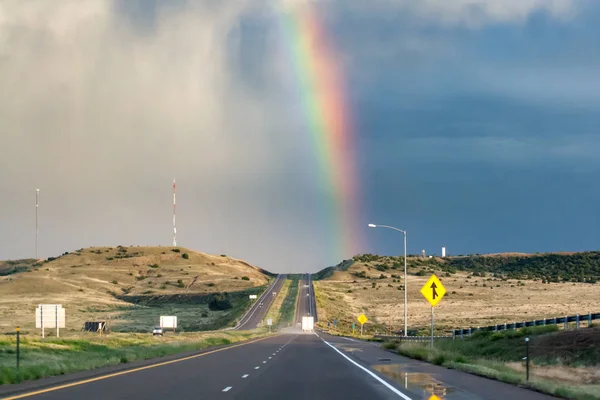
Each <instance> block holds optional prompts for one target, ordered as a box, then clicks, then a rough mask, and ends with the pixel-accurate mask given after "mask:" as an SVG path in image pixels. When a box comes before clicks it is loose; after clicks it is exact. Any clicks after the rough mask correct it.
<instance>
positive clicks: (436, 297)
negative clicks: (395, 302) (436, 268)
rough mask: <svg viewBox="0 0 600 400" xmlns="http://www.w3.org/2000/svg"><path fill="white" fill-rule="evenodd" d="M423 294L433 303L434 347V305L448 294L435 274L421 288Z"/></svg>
mask: <svg viewBox="0 0 600 400" xmlns="http://www.w3.org/2000/svg"><path fill="white" fill-rule="evenodd" d="M421 294H422V295H423V297H425V300H427V301H428V302H429V304H431V348H433V326H434V313H433V309H434V307H435V306H436V305H437V304H438V303H439V302H440V301H441V300H442V298H443V297H444V295H445V294H446V288H445V287H444V285H442V282H441V281H440V280H439V279H438V277H437V276H435V274H433V275H431V277H430V278H429V279H428V280H427V282H426V283H425V285H423V287H422V288H421Z"/></svg>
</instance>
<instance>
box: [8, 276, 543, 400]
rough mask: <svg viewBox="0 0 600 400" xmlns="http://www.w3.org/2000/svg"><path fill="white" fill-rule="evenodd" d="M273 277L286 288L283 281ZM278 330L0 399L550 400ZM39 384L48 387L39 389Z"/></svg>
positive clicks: (296, 330) (365, 345)
mask: <svg viewBox="0 0 600 400" xmlns="http://www.w3.org/2000/svg"><path fill="white" fill-rule="evenodd" d="M278 279H281V283H283V279H285V278H284V277H281V276H280V277H278ZM277 282H278V281H276V282H275V283H276V284H277ZM275 287H276V286H274V287H273V289H269V290H268V291H267V292H266V295H267V296H270V297H273V296H272V295H271V294H270V293H271V292H272V291H273V290H275ZM299 294H300V295H299V297H298V303H297V307H298V309H297V314H298V315H300V319H301V316H302V315H303V314H304V313H308V312H311V313H314V309H315V303H314V291H313V289H312V284H311V282H310V277H306V278H305V279H304V280H303V281H302V283H301V290H300V291H299ZM307 294H308V296H307ZM271 301H272V300H271ZM263 302H264V303H266V302H267V297H265V298H264V299H263ZM269 305H270V304H269ZM263 308H265V309H266V308H268V306H267V305H266V304H265V305H264V306H263ZM311 310H312V311H311ZM259 312H261V313H262V311H261V310H260V308H259V309H257V310H255V313H254V314H253V315H252V316H251V317H250V318H249V320H248V321H246V322H245V325H248V326H250V325H253V324H256V323H258V321H260V317H259V314H258V313H259ZM265 313H266V311H265ZM260 315H263V317H264V314H260ZM313 316H314V315H313ZM282 332H283V333H281V334H279V335H277V336H274V337H273V336H272V337H268V338H264V339H257V340H253V341H249V342H246V343H241V344H234V345H231V346H225V347H221V348H217V349H212V350H211V349H207V350H204V351H203V352H200V353H196V354H194V355H191V356H187V357H184V358H181V359H172V358H171V359H168V361H166V362H165V361H163V362H161V361H154V362H153V363H151V364H148V365H145V366H141V367H137V368H134V369H131V370H124V371H116V370H113V371H107V372H104V374H103V375H102V374H100V375H98V373H97V372H96V373H94V372H91V373H87V374H89V375H88V376H83V375H84V374H86V373H81V374H79V375H80V376H79V377H78V379H81V380H78V381H77V380H73V378H69V377H68V376H67V377H55V378H49V379H48V380H46V382H47V383H44V380H41V381H39V383H37V382H28V383H25V384H23V385H15V386H12V385H11V386H12V387H7V386H8V385H7V386H4V387H3V386H0V398H5V399H20V398H32V399H42V400H58V399H66V400H71V399H86V400H95V399H161V400H162V399H165V398H174V399H243V400H248V399H286V400H287V399H291V400H295V399H343V400H348V399H369V400H379V399H402V400H429V399H430V398H431V396H432V395H433V394H435V395H436V396H437V397H438V398H439V399H441V400H506V399H510V400H550V399H555V397H552V396H547V395H543V394H540V393H537V392H533V391H529V390H526V389H521V388H517V387H515V386H512V385H508V384H505V383H501V382H497V381H493V380H489V379H486V378H481V377H477V376H475V375H470V374H466V373H463V372H459V371H454V370H448V369H446V368H443V367H439V366H436V365H432V364H427V363H424V362H421V361H416V360H411V359H408V358H405V357H402V356H398V355H396V354H393V353H391V352H388V351H386V350H384V349H382V348H381V347H379V345H378V344H377V343H373V342H363V341H360V340H356V339H351V338H343V337H336V336H331V335H328V334H327V333H324V332H320V331H317V332H302V331H301V330H300V327H298V326H297V325H296V326H295V327H292V328H286V329H284V330H283V331H282ZM86 378H87V379H86ZM69 379H70V380H69ZM61 380H63V383H62V386H61ZM48 381H50V382H51V384H52V385H54V386H50V383H48ZM69 382H72V383H69ZM36 385H40V386H39V387H48V389H37V390H36V389H35V387H36ZM19 388H20V389H19ZM3 393H4V395H3ZM7 393H13V394H11V396H12V397H5V396H6V395H7ZM14 393H17V394H16V395H15V394H14Z"/></svg>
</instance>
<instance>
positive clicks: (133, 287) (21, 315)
mask: <svg viewBox="0 0 600 400" xmlns="http://www.w3.org/2000/svg"><path fill="white" fill-rule="evenodd" d="M124 249H126V251H125V250H122V249H121V250H119V249H118V248H110V247H94V248H89V249H81V250H79V251H76V252H73V253H69V254H68V255H65V256H62V257H60V258H58V259H56V260H54V261H51V262H47V263H44V264H43V265H42V266H41V267H39V268H37V269H36V270H33V271H28V272H21V273H17V274H12V275H8V276H2V277H0V331H6V330H12V329H13V328H14V327H15V326H17V325H20V326H21V327H23V328H25V329H33V328H34V326H35V325H34V323H35V321H34V311H35V307H36V306H37V305H38V304H40V303H50V304H55V303H56V304H62V305H63V307H65V308H66V313H67V325H68V327H69V328H77V329H79V328H80V326H81V325H82V324H83V322H84V321H87V320H92V321H93V320H98V319H102V320H105V319H108V318H115V319H119V318H120V316H122V311H123V310H124V309H126V308H128V307H131V304H129V303H126V302H124V301H121V300H119V299H117V298H115V296H113V295H112V294H111V292H114V293H116V294H119V295H122V294H129V295H141V294H149V295H171V294H181V293H190V294H204V293H212V292H230V291H240V290H244V289H248V288H251V287H255V286H262V285H265V284H267V283H268V277H267V276H266V275H265V274H263V273H262V271H261V270H260V269H258V268H256V267H252V266H250V265H249V264H247V263H245V262H243V261H240V260H235V259H233V258H230V257H222V256H213V255H208V254H204V253H199V252H196V251H192V250H188V249H184V248H178V249H179V250H180V252H173V251H172V249H173V248H172V247H126V248H124ZM184 253H186V254H188V255H189V259H185V258H183V254H184ZM119 254H120V255H123V254H129V255H134V257H131V258H117V257H118V256H119ZM153 265H154V266H155V267H154V268H153V267H151V266H153ZM156 266H158V267H156ZM243 276H247V277H248V278H250V280H249V281H247V280H242V279H241V278H242V277H243ZM195 277H197V280H196V282H195V283H194V284H193V285H192V286H191V287H189V288H188V287H187V286H188V285H189V284H190V283H192V281H193V280H194V278H195ZM179 280H181V282H182V284H183V286H184V287H183V288H182V287H180V285H179V284H178V281H179ZM209 284H210V286H209ZM204 308H206V307H204ZM94 310H95V311H94ZM128 311H129V310H128ZM167 311H168V310H162V312H167ZM199 311H204V310H203V309H202V310H200V309H196V310H195V312H196V313H197V312H199ZM190 312H192V310H190ZM124 318H133V319H135V316H132V315H130V313H129V314H127V315H125V316H124ZM152 318H154V317H152ZM133 322H135V321H133Z"/></svg>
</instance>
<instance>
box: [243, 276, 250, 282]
mask: <svg viewBox="0 0 600 400" xmlns="http://www.w3.org/2000/svg"><path fill="white" fill-rule="evenodd" d="M242 280H243V281H249V280H250V278H248V277H247V276H245V275H244V276H242Z"/></svg>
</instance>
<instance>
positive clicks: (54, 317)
mask: <svg viewBox="0 0 600 400" xmlns="http://www.w3.org/2000/svg"><path fill="white" fill-rule="evenodd" d="M65 319H66V318H65V309H64V308H63V307H62V304H40V305H39V306H38V307H37V308H36V309H35V327H36V328H42V327H44V328H56V327H57V326H56V323H57V322H58V328H64V327H65Z"/></svg>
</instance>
